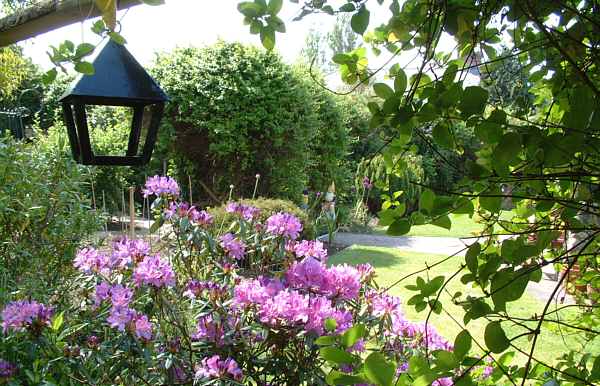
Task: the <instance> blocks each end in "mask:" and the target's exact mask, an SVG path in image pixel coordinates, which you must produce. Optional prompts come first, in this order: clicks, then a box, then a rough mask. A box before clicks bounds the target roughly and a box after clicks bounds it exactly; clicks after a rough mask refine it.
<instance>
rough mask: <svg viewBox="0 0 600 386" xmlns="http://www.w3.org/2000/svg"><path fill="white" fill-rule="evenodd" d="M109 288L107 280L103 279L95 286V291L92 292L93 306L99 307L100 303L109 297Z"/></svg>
mask: <svg viewBox="0 0 600 386" xmlns="http://www.w3.org/2000/svg"><path fill="white" fill-rule="evenodd" d="M110 289H111V286H110V284H108V283H107V282H105V281H103V282H102V283H100V284H98V285H97V286H96V291H95V292H94V307H95V308H98V307H100V304H101V303H102V302H103V301H105V300H106V299H108V298H110Z"/></svg>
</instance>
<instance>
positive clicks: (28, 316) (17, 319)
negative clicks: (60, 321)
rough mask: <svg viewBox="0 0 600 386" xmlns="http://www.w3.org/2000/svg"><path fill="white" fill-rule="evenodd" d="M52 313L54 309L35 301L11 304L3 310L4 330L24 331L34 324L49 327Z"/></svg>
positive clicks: (20, 301)
mask: <svg viewBox="0 0 600 386" xmlns="http://www.w3.org/2000/svg"><path fill="white" fill-rule="evenodd" d="M52 313H53V308H52V307H48V306H45V305H44V304H41V303H38V302H36V301H35V300H31V301H29V300H19V301H15V302H10V303H8V304H7V305H6V307H4V309H3V310H2V314H1V316H2V330H3V331H4V332H7V331H9V330H13V331H23V330H24V329H25V328H27V327H29V326H31V325H33V324H37V325H48V324H49V323H50V318H51V317H52Z"/></svg>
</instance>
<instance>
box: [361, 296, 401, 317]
mask: <svg viewBox="0 0 600 386" xmlns="http://www.w3.org/2000/svg"><path fill="white" fill-rule="evenodd" d="M367 299H368V301H369V303H370V306H371V310H372V311H371V313H372V314H373V315H374V316H378V317H382V316H386V315H390V316H391V315H392V314H394V313H396V312H401V308H400V298H399V297H397V296H391V295H388V294H386V293H385V292H371V293H368V294H367Z"/></svg>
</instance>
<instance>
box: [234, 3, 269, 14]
mask: <svg viewBox="0 0 600 386" xmlns="http://www.w3.org/2000/svg"><path fill="white" fill-rule="evenodd" d="M237 9H238V11H240V13H242V14H243V15H244V16H246V17H250V18H253V17H257V16H261V15H262V14H263V13H264V11H265V9H264V8H263V7H262V6H261V5H259V4H257V3H255V2H252V1H243V2H241V3H239V4H238V6H237Z"/></svg>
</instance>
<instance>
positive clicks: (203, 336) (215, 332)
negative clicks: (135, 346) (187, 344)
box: [192, 315, 225, 346]
mask: <svg viewBox="0 0 600 386" xmlns="http://www.w3.org/2000/svg"><path fill="white" fill-rule="evenodd" d="M224 335H225V332H224V331H223V325H222V324H221V323H219V322H216V321H214V320H213V317H212V316H211V315H204V316H201V317H199V318H198V324H197V325H196V332H195V333H194V334H193V335H192V338H194V339H197V340H208V341H210V342H213V343H215V344H216V345H217V346H221V345H223V342H224Z"/></svg>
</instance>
